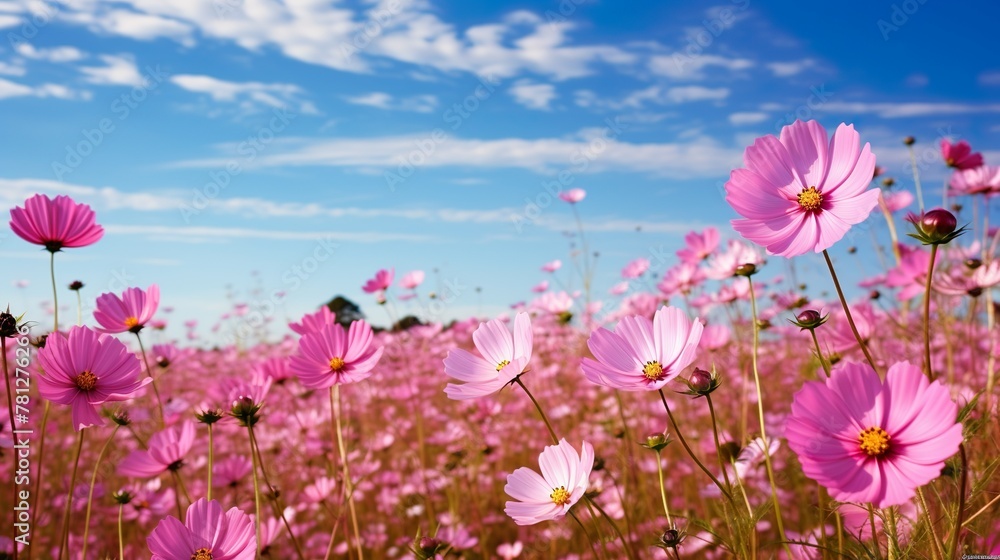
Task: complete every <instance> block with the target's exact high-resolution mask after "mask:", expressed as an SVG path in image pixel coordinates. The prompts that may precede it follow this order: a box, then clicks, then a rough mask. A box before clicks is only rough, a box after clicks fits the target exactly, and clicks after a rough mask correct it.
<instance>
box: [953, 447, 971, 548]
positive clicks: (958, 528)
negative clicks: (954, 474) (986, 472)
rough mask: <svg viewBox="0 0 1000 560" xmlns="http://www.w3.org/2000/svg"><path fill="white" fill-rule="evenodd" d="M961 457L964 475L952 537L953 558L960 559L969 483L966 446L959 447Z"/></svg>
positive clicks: (961, 481) (960, 485)
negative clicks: (959, 546)
mask: <svg viewBox="0 0 1000 560" xmlns="http://www.w3.org/2000/svg"><path fill="white" fill-rule="evenodd" d="M958 452H959V456H960V457H961V458H962V475H961V477H960V482H959V486H958V491H959V494H958V513H957V514H956V515H955V534H954V535H952V541H951V557H952V558H958V545H959V544H960V543H961V541H962V539H961V538H960V537H961V536H962V518H963V517H964V516H965V490H966V486H967V485H968V483H969V464H968V458H967V457H966V455H965V444H964V443H962V444H959V446H958Z"/></svg>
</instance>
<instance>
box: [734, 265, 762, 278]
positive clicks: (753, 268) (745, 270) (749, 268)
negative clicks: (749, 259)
mask: <svg viewBox="0 0 1000 560" xmlns="http://www.w3.org/2000/svg"><path fill="white" fill-rule="evenodd" d="M754 274H757V265H755V264H753V263H745V264H741V265H740V266H737V267H736V276H746V277H748V278H749V277H750V276H753V275H754Z"/></svg>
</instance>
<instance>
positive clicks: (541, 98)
mask: <svg viewBox="0 0 1000 560" xmlns="http://www.w3.org/2000/svg"><path fill="white" fill-rule="evenodd" d="M509 91H510V94H511V95H513V96H514V100H515V101H517V102H518V103H520V104H521V105H524V106H525V107H527V108H529V109H535V110H539V111H548V110H549V109H550V108H551V107H550V106H549V105H550V104H551V103H552V101H553V100H554V99H555V98H556V88H555V86H553V85H552V84H536V83H532V82H531V81H530V80H518V81H517V82H516V83H515V84H514V85H513V86H511V88H510V90H509Z"/></svg>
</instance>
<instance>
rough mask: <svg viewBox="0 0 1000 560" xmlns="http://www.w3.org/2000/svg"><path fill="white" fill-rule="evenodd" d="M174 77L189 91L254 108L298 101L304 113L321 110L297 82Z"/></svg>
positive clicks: (192, 76) (283, 104)
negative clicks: (308, 99)
mask: <svg viewBox="0 0 1000 560" xmlns="http://www.w3.org/2000/svg"><path fill="white" fill-rule="evenodd" d="M170 81H171V82H172V83H173V84H174V85H176V86H178V87H180V88H182V89H185V90H187V91H191V92H195V93H203V94H205V95H208V96H209V97H211V98H212V99H213V100H214V101H219V102H225V103H236V104H238V105H239V106H240V107H241V108H243V109H244V110H246V111H250V112H253V111H258V110H260V109H261V108H263V107H270V108H282V107H287V106H288V105H296V106H298V110H299V112H300V113H304V114H317V113H318V111H317V110H316V108H315V107H314V106H313V104H312V103H310V102H308V101H301V100H300V99H299V96H301V95H302V94H303V93H304V92H303V90H302V88H300V87H299V86H297V85H295V84H265V83H261V82H228V81H225V80H220V79H218V78H213V77H212V76H201V75H194V74H180V75H177V76H171V77H170Z"/></svg>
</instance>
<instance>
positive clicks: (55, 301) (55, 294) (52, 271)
mask: <svg viewBox="0 0 1000 560" xmlns="http://www.w3.org/2000/svg"><path fill="white" fill-rule="evenodd" d="M49 276H51V277H52V323H53V327H52V332H59V290H58V289H57V288H56V252H55V251H49Z"/></svg>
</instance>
